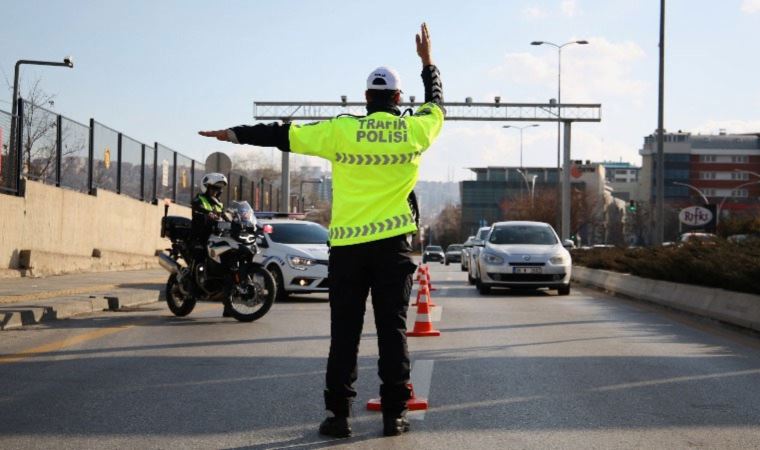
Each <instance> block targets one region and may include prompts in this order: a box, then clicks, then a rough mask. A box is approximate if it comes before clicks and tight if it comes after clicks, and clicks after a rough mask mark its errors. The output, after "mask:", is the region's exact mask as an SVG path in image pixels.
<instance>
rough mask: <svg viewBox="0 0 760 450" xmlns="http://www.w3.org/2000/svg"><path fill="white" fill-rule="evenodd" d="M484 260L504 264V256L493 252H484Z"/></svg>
mask: <svg viewBox="0 0 760 450" xmlns="http://www.w3.org/2000/svg"><path fill="white" fill-rule="evenodd" d="M483 261H485V262H486V264H490V265H499V264H504V258H502V257H501V256H499V255H494V254H493V253H483Z"/></svg>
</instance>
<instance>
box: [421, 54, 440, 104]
mask: <svg viewBox="0 0 760 450" xmlns="http://www.w3.org/2000/svg"><path fill="white" fill-rule="evenodd" d="M422 84H423V85H424V86H425V103H435V104H437V105H438V106H440V107H441V109H443V83H442V82H441V74H440V72H438V67H436V66H433V65H430V66H425V67H423V68H422Z"/></svg>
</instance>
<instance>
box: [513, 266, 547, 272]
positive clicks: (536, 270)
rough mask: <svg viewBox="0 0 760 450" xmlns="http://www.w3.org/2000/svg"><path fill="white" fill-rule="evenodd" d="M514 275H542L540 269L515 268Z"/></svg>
mask: <svg viewBox="0 0 760 450" xmlns="http://www.w3.org/2000/svg"><path fill="white" fill-rule="evenodd" d="M512 273H541V268H540V267H514V268H512Z"/></svg>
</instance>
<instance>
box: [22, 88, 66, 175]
mask: <svg viewBox="0 0 760 450" xmlns="http://www.w3.org/2000/svg"><path fill="white" fill-rule="evenodd" d="M40 82H41V80H40V79H39V78H38V79H36V80H35V81H34V82H33V83H32V84H31V85H30V87H29V89H27V92H26V96H25V97H24V100H26V101H25V103H24V114H23V121H22V127H23V129H22V130H23V134H22V136H21V142H22V144H21V145H22V152H23V155H24V156H23V158H24V172H25V173H26V176H27V177H29V178H32V179H36V180H40V181H48V182H51V181H52V182H55V161H56V127H57V124H58V123H57V117H56V114H55V113H53V112H51V111H49V110H47V109H45V108H44V107H43V106H42V105H52V104H53V103H54V99H55V95H54V94H48V93H47V92H45V91H44V90H43V89H42V88H41V87H40Z"/></svg>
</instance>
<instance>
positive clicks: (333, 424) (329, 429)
mask: <svg viewBox="0 0 760 450" xmlns="http://www.w3.org/2000/svg"><path fill="white" fill-rule="evenodd" d="M319 434H322V435H325V436H331V437H336V438H347V437H350V436H351V426H350V425H349V424H348V418H347V417H328V418H326V419H325V420H323V421H322V423H321V424H319Z"/></svg>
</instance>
